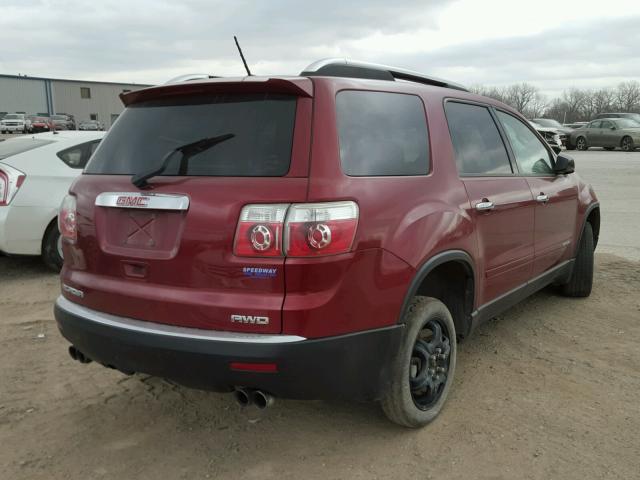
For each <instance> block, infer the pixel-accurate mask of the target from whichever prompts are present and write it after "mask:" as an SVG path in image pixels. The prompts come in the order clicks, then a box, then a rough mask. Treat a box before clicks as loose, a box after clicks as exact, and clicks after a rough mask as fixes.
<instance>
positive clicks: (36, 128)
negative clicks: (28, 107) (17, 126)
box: [29, 117, 53, 133]
mask: <svg viewBox="0 0 640 480" xmlns="http://www.w3.org/2000/svg"><path fill="white" fill-rule="evenodd" d="M30 118H31V128H30V129H29V131H30V132H31V133H42V132H49V131H51V130H53V122H52V121H51V120H50V119H49V118H47V117H30Z"/></svg>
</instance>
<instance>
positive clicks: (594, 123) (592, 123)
mask: <svg viewBox="0 0 640 480" xmlns="http://www.w3.org/2000/svg"><path fill="white" fill-rule="evenodd" d="M601 124H602V122H600V121H597V122H591V123H590V124H589V128H600V125H601Z"/></svg>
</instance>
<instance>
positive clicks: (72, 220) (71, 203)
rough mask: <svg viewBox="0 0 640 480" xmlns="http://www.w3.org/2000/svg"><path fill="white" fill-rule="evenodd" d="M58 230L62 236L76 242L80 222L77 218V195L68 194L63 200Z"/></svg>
mask: <svg viewBox="0 0 640 480" xmlns="http://www.w3.org/2000/svg"><path fill="white" fill-rule="evenodd" d="M58 230H60V234H61V235H62V238H65V239H67V240H69V241H71V242H75V241H76V239H77V238H78V224H77V218H76V197H73V196H71V195H67V196H66V197H64V200H62V204H61V205H60V212H59V213H58Z"/></svg>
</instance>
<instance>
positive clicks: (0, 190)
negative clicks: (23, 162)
mask: <svg viewBox="0 0 640 480" xmlns="http://www.w3.org/2000/svg"><path fill="white" fill-rule="evenodd" d="M26 178H27V176H26V175H25V174H24V173H22V172H21V171H20V170H17V169H15V168H13V167H10V166H9V165H0V207H1V206H7V205H9V204H10V203H11V200H13V197H15V196H16V193H18V190H19V189H20V187H21V186H22V184H23V183H24V180H25V179H26Z"/></svg>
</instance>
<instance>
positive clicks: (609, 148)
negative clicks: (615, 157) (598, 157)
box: [604, 147, 616, 152]
mask: <svg viewBox="0 0 640 480" xmlns="http://www.w3.org/2000/svg"><path fill="white" fill-rule="evenodd" d="M604 149H605V150H607V151H609V152H610V151H611V150H615V149H616V147H604Z"/></svg>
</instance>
